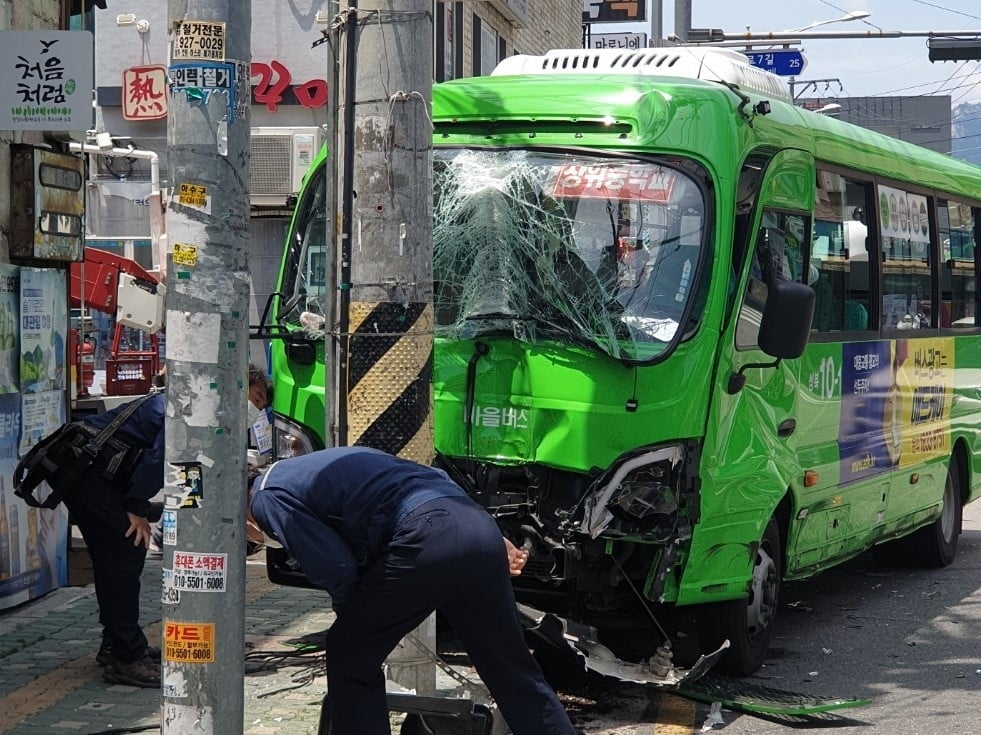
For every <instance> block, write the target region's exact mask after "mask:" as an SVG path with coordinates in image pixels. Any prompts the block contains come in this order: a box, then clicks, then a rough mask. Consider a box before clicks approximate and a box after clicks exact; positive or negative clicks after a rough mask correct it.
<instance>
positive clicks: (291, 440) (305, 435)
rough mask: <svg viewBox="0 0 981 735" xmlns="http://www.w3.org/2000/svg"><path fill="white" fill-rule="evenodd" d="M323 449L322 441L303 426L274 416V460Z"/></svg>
mask: <svg viewBox="0 0 981 735" xmlns="http://www.w3.org/2000/svg"><path fill="white" fill-rule="evenodd" d="M318 449H323V447H322V446H321V445H320V440H319V439H318V438H317V437H316V436H315V435H314V434H313V433H311V432H310V431H307V430H306V429H305V428H304V427H303V426H301V425H300V424H298V423H296V422H295V421H291V420H290V419H288V418H286V417H285V416H280V415H279V414H278V413H277V414H273V459H274V460H277V459H286V458H288V457H298V456H300V455H301V454H309V453H310V452H315V451H317V450H318Z"/></svg>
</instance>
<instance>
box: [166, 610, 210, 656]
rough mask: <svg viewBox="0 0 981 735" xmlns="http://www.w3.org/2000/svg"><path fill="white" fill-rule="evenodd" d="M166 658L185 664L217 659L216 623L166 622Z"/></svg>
mask: <svg viewBox="0 0 981 735" xmlns="http://www.w3.org/2000/svg"><path fill="white" fill-rule="evenodd" d="M164 658H165V659H166V660H167V661H177V662H179V663H185V664H210V663H214V660H215V624H214V623H174V622H171V621H169V620H167V621H165V623H164Z"/></svg>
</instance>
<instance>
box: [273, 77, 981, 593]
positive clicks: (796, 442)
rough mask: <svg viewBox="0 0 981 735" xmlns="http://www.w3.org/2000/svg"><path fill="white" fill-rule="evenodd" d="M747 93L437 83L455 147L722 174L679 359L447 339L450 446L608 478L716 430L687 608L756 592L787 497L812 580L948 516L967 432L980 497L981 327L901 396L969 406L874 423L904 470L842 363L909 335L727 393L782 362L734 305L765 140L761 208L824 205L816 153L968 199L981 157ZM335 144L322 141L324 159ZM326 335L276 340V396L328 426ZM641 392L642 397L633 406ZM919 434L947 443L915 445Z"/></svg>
mask: <svg viewBox="0 0 981 735" xmlns="http://www.w3.org/2000/svg"><path fill="white" fill-rule="evenodd" d="M751 96H752V97H753V98H754V99H753V101H754V102H755V101H756V99H758V98H759V97H758V95H755V94H754V95H751ZM739 105H740V99H739V97H738V96H737V95H736V94H735V93H733V92H731V91H730V90H728V89H726V88H725V87H724V86H722V85H720V84H716V83H709V82H700V81H692V80H685V79H670V78H656V79H655V78H650V77H648V78H642V77H631V76H628V75H619V74H618V75H600V74H598V75H595V76H592V75H578V74H577V75H574V76H569V77H562V76H559V75H554V76H544V75H543V76H527V77H520V78H518V77H481V78H471V79H460V80H454V81H450V82H445V83H441V84H437V85H435V86H434V88H433V120H434V124H435V128H436V132H435V137H434V145H435V146H437V147H438V146H463V147H467V146H476V147H482V146H483V147H486V146H490V147H495V146H500V147H517V148H520V147H531V146H535V147H545V148H553V149H554V148H577V149H579V150H584V149H593V150H594V151H595V152H597V153H602V152H610V153H612V154H616V153H620V154H627V155H630V156H643V155H645V154H650V155H657V156H660V157H665V158H667V159H669V160H670V159H673V158H677V159H678V160H680V161H695V162H697V163H698V164H700V165H701V166H703V167H704V169H705V171H706V172H707V173H708V176H709V177H710V179H711V189H712V191H711V192H710V195H711V197H712V198H713V202H712V204H713V207H714V208H713V211H712V217H713V219H712V230H711V238H712V239H711V241H710V243H709V247H711V248H712V261H711V270H712V272H711V286H710V288H709V292H708V297H707V301H706V303H705V307H704V313H703V315H702V318H701V320H700V323H699V326H698V329H697V330H696V331H695V332H694V333H693V334H692V335H691V336H689V337H688V338H687V339H686V340H683V341H682V342H680V343H679V344H678V346H677V347H676V349H675V350H674V352H672V353H671V354H670V355H669V356H668V358H667V359H666V360H664V361H663V362H660V363H657V364H652V365H639V366H633V367H628V366H625V365H624V364H621V363H620V362H617V361H616V360H613V359H611V358H608V357H606V356H604V355H602V354H600V353H598V352H594V351H590V350H586V349H582V348H577V347H571V346H567V345H562V344H557V343H547V342H543V343H539V344H529V343H525V342H520V341H518V340H515V339H511V338H508V337H506V336H496V335H495V336H484V337H481V338H480V339H479V341H480V342H483V343H485V344H486V345H487V346H489V348H490V349H489V350H488V352H487V354H485V355H482V356H481V357H480V358H479V359H476V360H475V359H474V356H475V343H474V341H468V340H459V341H457V340H450V339H446V338H443V337H440V336H438V335H437V338H436V342H435V349H434V374H433V382H434V430H435V445H436V449H437V451H438V452H439V453H441V454H443V455H446V456H450V457H459V458H468V457H472V458H474V459H476V460H479V461H486V462H488V463H491V464H500V465H522V464H537V465H543V466H546V467H551V468H556V469H559V470H567V471H572V472H578V473H584V474H588V473H593V472H596V471H604V470H607V469H608V468H609V467H610V466H611V465H612V464H613V463H615V462H616V461H617V460H618V458H620V457H622V456H623V455H624V454H626V453H628V452H631V451H633V450H636V449H638V448H641V447H645V446H648V445H655V444H658V443H663V442H673V441H678V440H686V439H690V440H695V441H701V442H703V447H702V453H701V458H700V467H699V468H698V469H699V479H700V508H699V518H698V519H697V521H698V522H697V525H696V526H695V532H694V534H693V537H692V539H691V541H690V545H689V546H688V547H687V548H682V550H681V557H680V563H679V566H678V569H679V570H681V574H680V577H679V578H678V579H672V580H669V582H668V583H667V586H666V587H665V595H664V599H665V600H666V601H668V602H678V603H682V604H691V603H696V602H705V601H715V600H726V599H733V598H738V597H740V596H744V595H745V594H746V592H747V589H748V581H749V577H750V572H751V568H752V561H753V557H754V555H755V550H756V545H757V543H758V541H759V539H760V537H761V535H762V532H763V529H764V528H765V526H766V524H767V522H768V520H769V519H770V518H771V517H772V516H773V515H774V513H775V512H776V513H778V514H782V518H783V520H784V521H785V522H786V523H787V527H786V533H787V538H785V539H783V542H784V544H785V546H786V549H787V558H786V568H785V572H786V576H788V577H790V578H796V577H805V576H808V575H810V574H813V573H815V572H817V571H819V570H821V569H825V568H827V567H829V566H831V565H833V564H834V563H837V562H839V561H841V560H843V559H845V558H848V557H849V556H854V555H855V554H857V553H859V552H861V551H862V550H864V549H866V548H868V546H869V545H870V544H871V543H872V541H873V540H874V539H876V538H883V537H890V536H898V535H901V534H902V533H905V532H908V531H909V530H910V529H911V528H912V527H914V526H915V525H922V524H923V523H925V522H928V521H930V520H932V519H933V518H935V517H936V516H937V514H938V512H939V503H940V499H941V496H942V489H943V483H944V478H945V472H946V467H947V462H948V459H949V457H950V453H951V452H952V451H954V448H955V447H957V446H958V445H962V446H964V447H966V448H967V450H968V451H967V453H966V456H967V460H968V470H969V473H968V474H969V478H968V479H969V492H970V497H971V498H973V497H974V495H975V494H976V492H977V489H978V477H981V458H979V454H978V451H977V447H979V446H981V436H979V433H981V422H978V421H977V416H978V415H979V411H981V339H979V338H978V337H977V336H972V337H962V338H958V339H954V338H950V337H946V338H942V337H939V336H937V337H934V338H932V339H928V340H926V341H924V342H923V345H924V346H925V345H926V344H927V342H930V343H936V344H931V345H930V346H931V347H933V348H936V349H937V350H939V351H940V352H942V353H943V355H944V356H945V357H944V359H945V360H949V365H948V368H947V369H946V370H944V371H942V374H938V375H932V374H929V371H928V372H927V373H924V374H923V375H920V376H918V377H917V376H914V375H913V372H912V371H909V372H908V373H906V372H903V373H902V376H905V377H903V378H902V380H905V381H906V382H905V384H902V385H903V390H905V391H906V393H902V391H900V393H899V394H898V395H899V396H900V397H899V398H898V399H896V400H899V401H900V402H902V401H907V403H902V404H901V405H902V406H905V407H906V410H910V405H911V403H909V402H911V401H912V400H913V399H912V395H913V393H914V392H915V389H916V387H917V385H926V386H931V385H933V386H941V387H942V388H943V391H945V393H944V395H949V403H948V405H946V408H945V410H946V413H945V414H943V415H942V416H939V417H934V418H932V419H931V422H927V423H924V424H921V425H913V424H912V423H910V422H909V421H908V422H906V423H901V424H900V425H899V426H898V427H892V426H889V425H887V424H888V422H887V421H886V418H885V417H884V418H883V425H882V427H880V429H881V430H880V429H876V428H875V427H872V428H871V429H868V430H867V432H866V433H867V436H866V437H865V438H866V439H868V440H869V441H870V442H871V443H872V444H873V445H875V446H877V447H880V448H882V451H883V452H885V454H884V455H882V456H884V457H892V456H895V457H896V459H895V463H894V464H891V465H890V466H888V467H884V466H882V465H881V464H880V465H876V464H875V462H877V461H880V460H879V459H878V458H876V457H873V458H872V459H869V458H866V457H862V456H858V455H856V454H854V451H857V450H855V447H858V446H860V444H857V443H856V442H858V440H859V439H861V438H862V436H861V435H860V434H858V433H855V432H853V433H849V431H850V429H848V426H850V425H851V423H854V422H853V421H852V419H853V415H852V414H850V413H849V411H853V410H854V407H850V406H849V405H844V404H845V403H846V402H844V401H843V400H842V395H843V386H842V382H841V381H842V377H841V376H842V375H843V374H845V373H847V372H848V369H847V368H845V367H844V366H845V363H846V362H847V361H848V360H852V363H850V364H855V356H856V355H859V356H862V355H865V356H869V355H877V356H879V357H881V358H882V361H883V366H882V369H883V370H886V369H889V368H890V367H891V364H892V362H893V361H894V359H893V358H894V357H895V355H896V354H897V350H899V352H901V351H902V349H901V348H897V340H892V339H870V340H866V341H863V342H860V343H844V344H842V343H831V342H818V343H812V344H810V345H808V347H807V349H806V351H805V353H804V355H803V356H802V357H801V358H800V359H797V360H785V361H783V362H781V363H780V365H779V366H778V367H776V368H750V369H747V370H746V372H745V376H746V383H745V385H744V387H743V389H742V390H740V391H738V392H737V393H735V394H734V395H730V394H729V393H727V391H726V384H727V382H728V378H729V376H730V375H731V374H732V373H734V372H736V371H738V370H739V368H740V367H741V366H743V365H746V364H749V363H761V362H762V363H765V362H770V361H771V360H770V358H768V357H767V356H766V355H764V354H763V353H762V352H761V351H760V350H737V349H736V348H735V346H734V343H735V339H734V330H735V323H736V321H737V320H736V319H735V318H730V316H731V315H729V314H727V308H728V304H729V301H730V299H731V294H733V293H735V294H737V298H736V301H737V304H738V300H739V298H738V295H739V294H742V293H743V291H744V289H745V286H744V285H743V284H744V283H745V280H746V271H747V270H748V266H744V267H743V269H742V270H743V272H742V273H738V274H735V279H734V278H733V276H732V270H733V268H734V264H733V253H734V250H735V249H738V248H737V246H736V245H734V243H733V237H734V219H735V212H734V203H735V201H736V197H737V192H736V183H737V177H738V173H739V171H740V168H741V167H742V165H743V163H744V162H745V160H746V158H747V157H748V156H749V155H751V154H759V155H765V156H768V157H771V158H772V162H771V165H770V166H769V167H768V168H767V170H766V171H765V175H764V179H763V181H762V182H761V188H760V192H759V196H758V198H757V211H756V217H757V221H758V219H759V210H760V208H761V207H762V206H767V207H773V208H777V209H783V210H791V211H798V212H803V213H810V212H811V211H812V209H813V204H814V170H815V162H817V164H818V165H820V164H821V163H829V164H833V165H834V164H836V165H840V166H843V167H847V168H850V169H855V170H860V171H863V172H865V173H868V174H874V175H877V176H881V177H886V178H889V179H893V180H895V181H900V182H903V181H905V182H910V183H912V184H915V185H916V186H918V187H925V188H928V189H929V188H937V189H940V190H942V191H945V192H947V193H949V194H950V195H954V196H961V197H964V198H974V197H977V196H978V195H979V193H981V175H979V170H978V169H977V168H976V167H973V166H970V165H969V164H966V163H962V162H959V161H956V160H954V159H951V158H948V157H946V156H943V155H941V154H939V153H935V152H932V151H928V150H926V149H923V148H920V147H918V146H914V145H910V144H907V143H904V142H902V141H898V140H895V139H892V138H889V137H886V136H883V135H880V134H877V133H874V132H872V131H868V130H865V129H862V128H858V127H854V126H851V125H848V124H845V123H842V122H840V121H838V120H835V119H833V118H829V117H826V116H821V115H814V114H811V113H808V112H806V111H802V110H800V109H798V108H796V107H794V106H793V105H790V104H786V103H783V102H780V101H772V112H771V113H770V114H768V115H765V116H761V115H757V116H754V117H753V118H752V120H751V121H747V120H746V119H745V117H744V116H743V115H742V114H741V113H740V112H739V109H738V108H739ZM751 107H752V106H751V105H750V106H749V108H747V109H751ZM325 160H326V153H325V151H321V153H320V155H319V156H318V158H317V159H316V160H315V162H314V168H315V167H317V166H322V165H324V162H325ZM753 232H754V233H755V228H753ZM704 277H709V274H707V273H706V274H704ZM737 308H738V306H737ZM911 342H917V343H919V342H920V340H919V339H917V340H911ZM322 347H323V345H322V343H320V344H319V345H318V349H319V350H320V360H319V361H318V365H317V366H311V367H309V368H298V367H297V366H295V365H292V364H289V362H288V360H287V359H286V356H285V352H284V348H283V345H282V343H280V342H277V341H273V342H272V346H271V353H272V370H273V374H274V376H275V378H276V381H277V383H276V392H275V396H274V408H275V410H276V411H277V412H279V413H282V414H284V415H286V416H289V417H291V418H293V419H294V420H295V421H297V422H299V423H301V424H303V425H305V426H306V427H307V428H308V429H309V430H311V431H312V432H313V433H315V434H316V435H317V436H318V437H319V438H320V439H321V440H323V437H324V419H323V410H324V400H323V385H324V373H323V364H322V359H323V352H322ZM887 355H888V356H889V358H888V360H886V356H887ZM853 372H854V371H853ZM836 376H837V377H836ZM836 379H837V381H838V382H837V383H835V380H836ZM471 380H472V386H471V387H472V391H470V392H471V394H472V396H473V399H472V405H471V406H469V407H468V406H467V396H468V382H469V381H471ZM938 381H939V382H938ZM632 401H636V404H637V405H636V408H635V409H633V408H632V407H628V404H630V402H632ZM889 405H896V404H894V403H890V404H889ZM843 406H844V407H843ZM468 408H469V417H468V416H467V414H468ZM788 419H792V420H793V421H795V422H796V426H795V428H794V430H793V432H792V433H791V434H790V435H789V436H785V437H781V436H779V435H778V431H777V430H778V427H779V426H781V424H782V422H786V421H787V420H788ZM849 422H851V423H849ZM892 428H896V431H897V432H898V433H897V434H896V435H897V436H898V435H901V436H902V439H901V443H902V451H901V452H899V453H898V454H895V455H889V454H888V451H887V445H886V444H885V443H884V442H885V439H884V437H885V435H886V432H887V431H888V430H890V429H892ZM934 440H936V441H939V443H937V444H934V443H931V442H934ZM896 441H897V442H899V441H900V440H899V439H896ZM914 443H915V444H916V446H918V447H927V448H928V451H924V452H920V453H919V455H916V454H914V453H913V451H912V449H911V448H912V447H913V446H914ZM850 452H852V453H851V454H850ZM904 454H905V457H906V460H904V459H903V456H904ZM890 461H891V460H890ZM904 462H908V463H904ZM870 463H871V464H870ZM805 470H809V471H812V472H814V473H815V474H816V477H817V481H816V484H813V485H811V486H810V487H805V485H804V472H805ZM914 475H916V478H915V479H916V482H914V481H913V480H914V478H913V476H914ZM969 499H970V498H969ZM882 534H884V536H882Z"/></svg>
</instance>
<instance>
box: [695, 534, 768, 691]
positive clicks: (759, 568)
mask: <svg viewBox="0 0 981 735" xmlns="http://www.w3.org/2000/svg"><path fill="white" fill-rule="evenodd" d="M782 575H783V547H782V545H781V542H780V527H779V526H778V525H777V522H776V520H775V519H770V522H769V523H768V524H767V526H766V529H765V531H764V532H763V538H762V539H760V545H759V548H758V549H757V551H756V561H755V563H754V564H753V577H752V580H751V583H750V593H749V596H748V597H746V598H744V599H740V600H729V601H728V602H721V603H718V604H717V605H711V606H710V607H709V609H707V610H706V611H705V614H704V615H703V616H702V624H701V630H700V634H699V636H700V638H701V639H702V644H703V645H702V650H703V651H707V650H714V649H715V648H718V646H719V645H721V644H722V641H723V640H728V641H729V648H728V650H726V652H725V654H724V655H723V657H722V659H721V660H720V661H719V663H718V664H716V666H715V669H716V670H717V671H720V672H723V673H727V674H732V675H734V676H749V675H750V674H752V673H754V672H755V671H756V670H757V669H759V668H760V667H761V666H762V665H763V658H764V657H765V656H766V651H767V648H768V647H769V645H770V641H771V640H772V639H773V634H774V632H775V630H776V619H777V609H778V607H779V603H780V580H781V578H782ZM706 644H708V645H706Z"/></svg>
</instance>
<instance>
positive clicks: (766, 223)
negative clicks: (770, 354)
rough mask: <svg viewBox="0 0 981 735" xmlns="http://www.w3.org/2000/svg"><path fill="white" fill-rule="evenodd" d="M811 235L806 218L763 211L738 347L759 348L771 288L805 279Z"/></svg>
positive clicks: (737, 332)
mask: <svg viewBox="0 0 981 735" xmlns="http://www.w3.org/2000/svg"><path fill="white" fill-rule="evenodd" d="M809 232H810V223H809V222H808V219H807V217H806V216H804V215H800V214H787V213H784V212H773V211H764V212H763V217H762V219H761V221H760V229H759V231H758V232H757V233H756V248H755V250H754V251H753V254H752V257H751V259H750V266H749V279H748V281H747V283H746V292H745V294H744V295H743V303H742V306H741V307H740V309H739V321H738V322H737V324H736V345H737V346H738V347H742V348H750V347H755V346H756V344H757V341H758V337H759V328H760V319H761V318H762V316H763V308H764V306H765V305H766V298H767V293H768V291H769V287H770V286H771V285H773V284H774V283H778V282H780V281H797V282H801V281H802V280H803V278H802V276H803V270H804V267H803V266H804V250H803V248H804V240H805V238H806V234H807V233H809Z"/></svg>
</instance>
